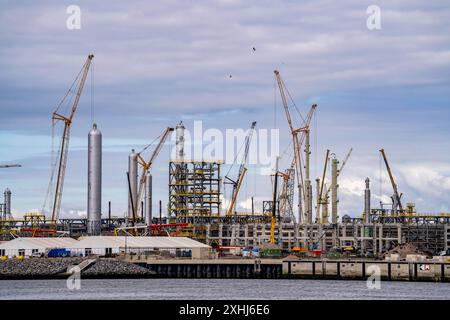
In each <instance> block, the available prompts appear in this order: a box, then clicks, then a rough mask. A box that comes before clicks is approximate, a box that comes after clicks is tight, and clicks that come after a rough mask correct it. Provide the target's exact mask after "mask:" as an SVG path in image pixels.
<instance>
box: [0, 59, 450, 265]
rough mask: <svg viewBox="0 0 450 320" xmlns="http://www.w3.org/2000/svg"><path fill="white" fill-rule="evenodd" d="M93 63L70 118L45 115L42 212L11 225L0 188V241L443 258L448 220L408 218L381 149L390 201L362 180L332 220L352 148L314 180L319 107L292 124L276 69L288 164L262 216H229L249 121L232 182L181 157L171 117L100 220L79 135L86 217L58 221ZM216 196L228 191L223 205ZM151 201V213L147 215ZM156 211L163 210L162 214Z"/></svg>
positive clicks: (96, 189) (213, 165) (449, 239)
mask: <svg viewBox="0 0 450 320" xmlns="http://www.w3.org/2000/svg"><path fill="white" fill-rule="evenodd" d="M93 58H94V56H93V55H89V56H88V58H87V60H86V62H85V63H84V64H83V67H82V69H81V71H80V73H79V74H78V76H77V78H76V79H75V81H74V84H73V87H72V88H70V90H69V91H73V92H74V97H73V99H71V100H70V103H71V108H70V112H69V114H61V113H60V110H59V108H58V109H57V110H55V112H54V113H53V114H52V120H53V122H54V123H55V124H62V125H63V134H62V137H61V143H60V148H59V150H58V157H57V161H56V163H55V169H54V172H53V173H52V178H51V188H52V190H51V191H52V192H50V193H49V194H50V195H52V196H51V197H49V199H48V201H49V202H51V209H50V211H49V213H44V212H40V213H26V214H24V215H23V217H21V218H18V217H13V216H12V214H11V211H12V210H11V208H12V205H13V204H14V201H13V200H14V197H13V195H14V193H13V191H14V190H12V191H11V190H9V189H8V188H6V189H5V192H4V203H3V204H1V206H0V217H1V220H0V240H1V241H8V240H12V239H15V238H21V237H23V238H25V237H36V238H38V237H71V238H79V237H82V236H128V237H152V236H158V237H164V236H170V237H188V238H191V239H193V240H197V241H199V242H202V243H204V244H206V245H209V246H211V248H212V249H214V250H216V251H217V252H238V254H240V255H242V254H243V253H242V252H243V250H245V249H248V250H253V249H257V250H259V251H258V252H259V253H258V254H259V255H261V257H267V258H273V257H285V256H287V255H297V256H298V257H300V258H301V257H303V258H305V259H306V258H307V259H310V258H311V257H340V256H348V255H352V256H355V257H364V258H369V259H370V258H379V257H381V256H383V255H384V254H386V253H387V252H389V251H391V250H393V249H395V248H396V247H398V246H401V245H405V244H408V245H412V246H414V247H415V248H417V250H420V252H423V253H424V254H428V255H430V256H438V255H444V256H447V255H449V253H450V213H434V214H428V213H421V212H417V210H416V208H415V205H414V203H412V202H408V203H405V202H404V201H403V199H402V193H401V192H400V190H399V189H400V188H399V187H398V186H397V183H396V178H395V168H391V167H390V165H389V160H388V155H387V152H386V151H385V150H384V149H381V150H375V151H377V152H379V153H380V157H382V159H383V162H384V169H385V173H387V175H388V177H389V180H390V190H391V196H390V198H391V203H388V204H386V203H380V206H379V207H373V206H372V205H371V204H372V203H373V201H372V196H371V180H370V177H368V178H366V179H365V181H361V190H362V191H364V197H363V198H361V201H360V207H361V210H360V211H359V212H355V213H354V214H353V216H349V215H341V214H340V213H339V212H340V210H339V207H340V204H339V180H340V177H341V174H343V172H344V171H345V167H346V164H347V163H348V161H349V159H350V158H351V154H352V149H350V150H349V151H348V153H347V155H346V157H345V158H343V159H338V158H337V157H336V156H335V155H334V154H333V153H332V152H331V147H330V150H326V152H325V155H324V158H323V167H322V170H321V174H320V176H319V177H317V178H316V179H315V180H314V177H312V175H311V169H310V159H311V153H312V148H311V142H310V140H311V132H312V130H311V120H312V118H313V116H314V114H315V113H316V112H318V109H319V107H318V105H316V104H313V105H312V106H311V107H310V108H309V111H308V113H307V114H305V115H301V114H300V118H301V119H303V121H302V123H299V124H298V125H297V124H295V123H294V121H293V118H294V117H293V115H292V113H293V112H298V110H296V109H294V108H292V107H291V105H292V102H293V101H291V100H292V98H291V95H290V93H289V91H288V89H287V86H286V84H285V82H284V81H283V78H282V77H281V74H280V72H279V71H277V70H275V71H274V77H275V80H276V84H277V89H278V95H279V97H280V98H281V102H282V106H283V111H284V113H285V119H283V120H285V121H286V123H285V129H286V128H287V130H288V131H289V134H290V139H291V141H289V142H290V148H292V154H293V157H292V159H289V163H290V164H291V165H290V166H288V167H285V168H281V167H279V166H278V161H277V165H276V166H275V168H273V172H272V175H271V177H270V180H269V179H268V182H267V183H269V181H270V183H271V184H272V186H271V189H272V193H271V194H267V199H266V200H265V201H263V205H262V207H261V208H256V207H255V206H254V205H253V199H252V207H251V208H252V209H251V210H249V211H248V212H241V211H240V210H237V202H238V199H239V196H240V190H241V187H242V185H243V182H244V180H245V179H246V177H247V176H248V164H247V163H248V156H249V150H250V144H251V142H252V136H253V133H254V131H255V127H256V124H257V122H256V121H254V119H251V120H249V124H250V126H249V129H248V131H247V135H246V138H245V141H244V144H243V145H242V146H241V147H242V148H241V150H243V152H242V153H241V154H240V155H239V157H236V159H235V163H233V164H232V165H231V166H232V167H234V168H235V169H236V170H234V171H235V172H236V174H233V175H231V174H225V175H224V172H225V171H226V170H224V168H223V167H224V163H223V161H222V160H213V161H205V160H199V161H196V160H192V159H186V158H185V150H184V148H185V136H184V133H185V127H184V125H183V123H182V122H179V120H178V119H174V121H173V124H168V126H167V128H164V130H163V131H162V133H161V134H160V136H159V137H157V138H156V141H157V143H156V145H155V144H150V145H148V146H145V147H144V148H143V149H142V150H140V151H137V150H135V149H133V150H132V151H131V153H130V154H129V156H128V172H127V173H126V174H127V182H128V184H127V186H126V189H125V188H124V190H123V192H124V193H125V192H126V194H127V195H128V212H127V215H125V216H120V215H118V214H117V213H113V212H111V202H109V201H108V202H109V206H108V207H109V210H108V211H107V212H102V204H103V202H102V201H103V199H102V134H101V132H100V129H99V128H98V127H97V125H96V124H93V126H92V129H91V131H90V132H89V136H88V139H89V140H88V172H87V176H88V186H87V195H88V198H87V217H86V218H66V217H64V216H61V202H62V201H63V199H64V192H63V186H64V178H65V172H66V166H67V158H68V150H69V138H70V128H71V126H72V125H74V124H76V117H75V115H76V111H77V107H78V104H79V101H80V98H81V97H82V92H83V87H84V85H85V82H86V79H87V77H88V73H89V68H90V64H91V61H92V59H93ZM66 97H67V95H66ZM67 101H69V100H66V101H64V103H67ZM296 116H297V117H298V115H296ZM171 135H175V136H176V138H175V141H176V142H175V148H176V157H175V158H174V159H168V164H167V170H168V182H167V184H166V183H164V185H162V184H163V183H162V182H161V181H158V183H154V181H152V173H151V169H152V165H153V164H154V162H155V160H156V159H157V158H158V155H159V154H160V151H161V149H162V147H163V146H164V144H165V143H166V142H167V140H168V138H169V137H170V136H171ZM380 143H382V141H380ZM149 148H153V150H152V152H150V156H149V157H147V158H146V157H144V151H147V150H149ZM159 161H163V160H161V159H159ZM13 167H20V164H9V165H4V166H2V168H5V169H4V170H6V168H13ZM17 170H20V169H17ZM229 172H231V171H229ZM121 174H123V173H121ZM154 188H167V189H168V194H167V198H166V199H162V200H159V199H158V200H159V201H154V199H153V189H154ZM225 189H229V190H231V193H230V197H229V199H226V201H225V197H224V190H225ZM153 202H156V203H159V206H156V207H155V208H154V207H153V205H152V203H153ZM163 208H165V209H166V212H167V214H165V215H164V216H163V215H162V211H163Z"/></svg>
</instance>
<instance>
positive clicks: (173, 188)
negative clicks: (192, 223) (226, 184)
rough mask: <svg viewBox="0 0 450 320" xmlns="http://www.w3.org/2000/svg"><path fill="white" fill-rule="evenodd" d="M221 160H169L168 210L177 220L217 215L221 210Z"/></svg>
mask: <svg viewBox="0 0 450 320" xmlns="http://www.w3.org/2000/svg"><path fill="white" fill-rule="evenodd" d="M221 181H222V180H221V178H220V163H219V162H206V161H201V162H198V161H189V162H185V161H172V162H170V163H169V212H170V216H171V217H175V218H176V220H177V221H184V220H186V218H201V217H218V216H219V214H220V205H221V199H220V194H221V190H220V185H221Z"/></svg>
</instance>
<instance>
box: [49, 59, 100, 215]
mask: <svg viewBox="0 0 450 320" xmlns="http://www.w3.org/2000/svg"><path fill="white" fill-rule="evenodd" d="M93 58H94V55H92V54H90V55H89V56H88V57H87V60H86V62H85V63H84V65H83V67H82V68H81V71H80V72H79V73H78V75H77V77H76V78H75V81H74V82H73V83H72V86H71V87H70V89H69V91H68V92H67V94H66V95H65V96H64V98H63V99H62V101H61V102H60V104H59V105H58V107H57V108H56V110H55V112H53V116H52V121H53V126H54V125H55V124H56V123H57V122H58V121H62V122H64V131H63V135H62V139H61V146H60V150H59V160H58V174H57V177H56V187H55V195H54V200H53V206H52V217H51V220H52V221H53V223H56V221H57V219H58V216H59V211H60V209H61V198H62V192H63V186H64V176H65V172H66V166H67V155H68V150H69V138H70V126H71V124H72V122H73V117H74V116H75V112H76V111H77V107H78V103H79V102H80V97H81V93H82V92H83V87H84V83H85V81H86V77H87V75H88V71H89V67H90V65H91V61H92V59H93ZM80 75H81V78H80ZM79 78H80V81H79V84H78V89H77V94H76V96H75V99H74V102H73V104H72V109H71V112H70V114H69V115H68V116H65V115H62V114H60V113H58V112H59V109H60V107H61V106H62V105H63V103H64V102H65V101H66V98H67V97H68V96H69V94H70V93H71V92H72V88H74V86H76V83H77V80H78V79H79ZM69 100H70V99H69ZM52 180H53V179H51V180H50V182H51V181H52Z"/></svg>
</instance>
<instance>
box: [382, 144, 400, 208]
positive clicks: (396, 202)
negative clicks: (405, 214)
mask: <svg viewBox="0 0 450 320" xmlns="http://www.w3.org/2000/svg"><path fill="white" fill-rule="evenodd" d="M380 152H381V155H382V156H383V160H384V163H385V164H386V169H387V172H388V174H389V179H390V180H391V185H392V189H393V190H394V194H393V195H392V197H391V198H392V205H393V209H394V211H397V209H399V210H400V211H403V206H402V202H401V199H400V198H401V197H402V195H401V194H399V193H398V190H397V184H396V183H395V180H394V176H393V175H392V171H391V168H390V167H389V163H388V161H387V158H386V153H385V152H384V149H381V150H380Z"/></svg>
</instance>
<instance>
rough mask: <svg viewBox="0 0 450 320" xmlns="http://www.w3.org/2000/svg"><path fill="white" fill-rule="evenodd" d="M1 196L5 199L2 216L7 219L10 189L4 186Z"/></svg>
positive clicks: (9, 212) (9, 216) (9, 207)
mask: <svg viewBox="0 0 450 320" xmlns="http://www.w3.org/2000/svg"><path fill="white" fill-rule="evenodd" d="M3 196H4V199H5V207H4V210H5V212H4V216H5V218H6V219H9V218H11V190H9V189H8V188H6V189H5V192H4V193H3Z"/></svg>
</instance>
